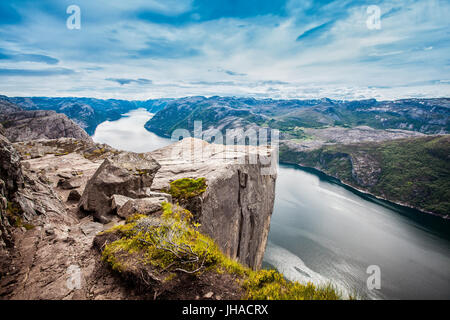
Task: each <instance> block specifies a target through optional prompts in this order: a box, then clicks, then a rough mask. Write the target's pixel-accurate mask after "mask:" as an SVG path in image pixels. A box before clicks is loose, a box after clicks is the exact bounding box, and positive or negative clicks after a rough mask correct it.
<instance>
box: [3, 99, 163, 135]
mask: <svg viewBox="0 0 450 320" xmlns="http://www.w3.org/2000/svg"><path fill="white" fill-rule="evenodd" d="M0 100H3V101H6V102H10V103H14V104H16V105H18V106H20V107H21V108H22V109H24V110H53V111H56V112H58V113H63V114H65V115H66V116H68V117H69V118H70V119H72V120H73V121H75V122H76V123H77V124H78V125H79V126H80V127H81V128H83V129H84V130H86V132H87V133H88V134H89V135H93V134H94V132H95V128H97V126H98V125H99V124H100V123H102V122H104V121H106V120H111V121H112V120H117V119H120V117H121V116H122V114H124V113H126V112H128V111H130V110H133V109H137V108H145V109H147V110H148V111H150V112H152V113H155V112H157V111H159V110H161V109H162V108H164V106H165V105H166V104H167V102H168V101H170V100H171V99H158V100H146V101H127V100H116V99H109V100H102V99H94V98H71V97H68V98H46V97H30V98H24V97H16V98H10V97H6V96H0Z"/></svg>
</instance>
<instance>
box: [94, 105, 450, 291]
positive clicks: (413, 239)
mask: <svg viewBox="0 0 450 320" xmlns="http://www.w3.org/2000/svg"><path fill="white" fill-rule="evenodd" d="M151 116H152V114H150V113H148V112H147V111H146V110H143V109H139V110H134V111H131V112H129V113H128V114H126V115H124V117H123V118H121V119H119V120H117V121H111V122H110V121H106V122H104V123H102V124H100V125H99V126H98V127H97V129H96V132H95V134H94V136H93V139H94V141H96V142H101V143H108V144H109V145H111V146H112V147H115V148H118V149H122V150H129V151H135V152H146V151H152V150H155V149H158V148H160V147H163V146H165V145H168V144H170V143H171V141H170V139H165V138H161V137H159V136H156V135H155V134H153V133H151V132H148V131H147V130H145V129H144V124H145V122H146V121H147V120H148V119H150V118H151ZM448 222H449V221H447V222H445V221H444V220H442V219H441V218H434V217H429V216H428V215H427V216H426V218H424V216H423V214H421V213H418V212H414V211H413V210H409V209H405V208H400V207H398V206H393V205H389V204H387V203H386V202H383V201H376V200H374V199H372V198H371V197H367V196H364V195H363V194H359V193H355V192H352V191H351V190H349V189H348V188H345V187H344V186H342V185H339V184H337V183H336V181H334V180H333V179H330V178H327V177H326V176H324V175H321V174H318V173H316V172H313V171H311V170H308V169H304V168H300V167H296V166H290V165H280V168H279V172H278V179H277V186H276V199H275V207H274V212H273V216H272V222H271V227H270V233H269V239H268V245H267V249H266V253H265V257H264V265H265V266H266V267H271V266H273V267H276V268H277V269H278V270H279V271H280V272H282V273H283V274H284V275H285V276H286V277H287V278H289V279H291V280H298V281H302V282H308V281H311V282H313V283H316V284H319V285H326V284H328V283H332V284H333V285H335V286H336V287H337V288H338V289H340V290H341V291H342V292H343V293H344V294H356V295H357V296H358V297H360V298H375V299H377V298H378V299H450V240H449V237H448V236H449V233H448V230H449V229H448ZM370 265H377V266H379V268H380V271H381V289H380V290H368V289H367V285H366V281H367V278H368V277H369V276H370V275H369V274H367V273H366V270H367V267H368V266H370Z"/></svg>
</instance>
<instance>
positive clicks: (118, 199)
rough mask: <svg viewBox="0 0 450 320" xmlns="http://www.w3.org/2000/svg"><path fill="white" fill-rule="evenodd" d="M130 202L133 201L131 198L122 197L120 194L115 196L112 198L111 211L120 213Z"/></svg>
mask: <svg viewBox="0 0 450 320" xmlns="http://www.w3.org/2000/svg"><path fill="white" fill-rule="evenodd" d="M128 200H132V199H131V198H130V197H126V196H122V195H120V194H114V195H113V196H112V197H111V209H112V210H116V211H118V210H119V209H120V208H122V206H123V205H124V204H125V203H127V202H128Z"/></svg>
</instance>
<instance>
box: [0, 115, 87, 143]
mask: <svg viewBox="0 0 450 320" xmlns="http://www.w3.org/2000/svg"><path fill="white" fill-rule="evenodd" d="M0 123H1V124H2V126H3V127H4V129H5V135H6V137H7V138H8V139H9V141H11V142H17V141H29V140H37V139H58V138H62V137H64V138H75V139H79V140H87V141H91V137H90V136H89V135H88V134H87V133H86V131H84V130H83V129H81V128H80V127H79V126H78V125H77V124H76V123H75V122H73V121H72V120H70V119H69V118H68V117H67V116H66V115H64V114H61V113H56V112H55V111H51V110H29V111H26V110H23V111H16V112H11V113H6V114H5V113H2V114H0Z"/></svg>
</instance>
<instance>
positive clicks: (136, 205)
mask: <svg viewBox="0 0 450 320" xmlns="http://www.w3.org/2000/svg"><path fill="white" fill-rule="evenodd" d="M163 202H167V198H165V197H159V198H142V199H131V200H128V201H127V202H126V203H125V204H124V205H123V206H122V207H120V209H119V210H117V215H118V216H119V217H122V218H128V217H130V216H132V215H134V214H137V213H139V214H146V215H151V214H154V213H157V212H161V211H162V203H163Z"/></svg>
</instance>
